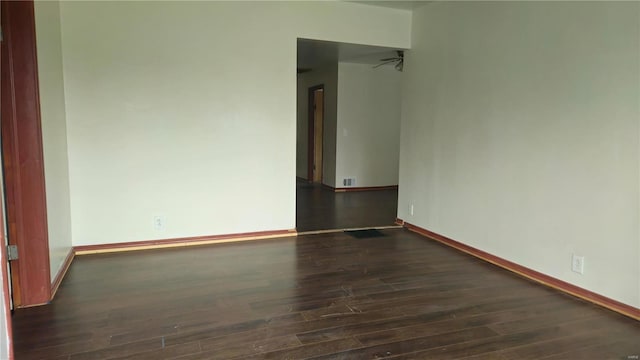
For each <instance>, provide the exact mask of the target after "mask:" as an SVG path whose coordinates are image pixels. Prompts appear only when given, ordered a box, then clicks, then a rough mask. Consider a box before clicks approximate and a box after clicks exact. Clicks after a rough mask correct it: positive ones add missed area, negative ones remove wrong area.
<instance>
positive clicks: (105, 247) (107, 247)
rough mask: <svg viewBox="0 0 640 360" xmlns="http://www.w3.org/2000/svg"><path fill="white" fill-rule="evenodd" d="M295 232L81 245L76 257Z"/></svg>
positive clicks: (286, 234)
mask: <svg viewBox="0 0 640 360" xmlns="http://www.w3.org/2000/svg"><path fill="white" fill-rule="evenodd" d="M297 234H298V233H297V232H296V230H295V229H293V230H273V231H258V232H249V233H237V234H224V235H212V236H193V237H184V238H174V239H162V240H146V241H133V242H124V243H115V244H98V245H80V246H75V247H74V252H75V255H87V254H100V253H111V252H121V251H135V250H149V249H163V248H173V247H183V246H196V245H208V244H219V243H227V242H237V241H252V240H262V239H272V238H281V237H289V236H296V235H297Z"/></svg>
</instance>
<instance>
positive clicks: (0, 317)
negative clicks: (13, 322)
mask: <svg viewBox="0 0 640 360" xmlns="http://www.w3.org/2000/svg"><path fill="white" fill-rule="evenodd" d="M3 275H4V272H1V271H0V359H3V360H4V359H8V358H9V323H8V319H7V313H6V312H5V311H6V308H8V307H9V304H7V303H6V302H5V301H4V294H5V289H4V286H3V284H4V281H5V279H4V277H3Z"/></svg>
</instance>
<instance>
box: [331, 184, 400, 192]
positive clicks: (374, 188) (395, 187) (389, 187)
mask: <svg viewBox="0 0 640 360" xmlns="http://www.w3.org/2000/svg"><path fill="white" fill-rule="evenodd" d="M332 189H333V191H335V192H350V191H378V190H398V185H387V186H364V187H340V188H332Z"/></svg>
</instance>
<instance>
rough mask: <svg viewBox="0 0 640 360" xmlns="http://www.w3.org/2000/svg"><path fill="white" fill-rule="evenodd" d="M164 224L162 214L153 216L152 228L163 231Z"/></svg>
mask: <svg viewBox="0 0 640 360" xmlns="http://www.w3.org/2000/svg"><path fill="white" fill-rule="evenodd" d="M165 225H166V219H165V217H164V216H159V215H156V216H154V217H153V230H155V231H164V227H165Z"/></svg>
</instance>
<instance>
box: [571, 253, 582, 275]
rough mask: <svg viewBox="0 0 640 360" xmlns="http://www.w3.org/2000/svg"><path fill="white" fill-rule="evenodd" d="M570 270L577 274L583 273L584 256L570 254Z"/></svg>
mask: <svg viewBox="0 0 640 360" xmlns="http://www.w3.org/2000/svg"><path fill="white" fill-rule="evenodd" d="M571 270H572V271H573V272H577V273H578V274H581V275H582V274H584V256H579V255H576V254H573V255H572V256H571Z"/></svg>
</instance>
